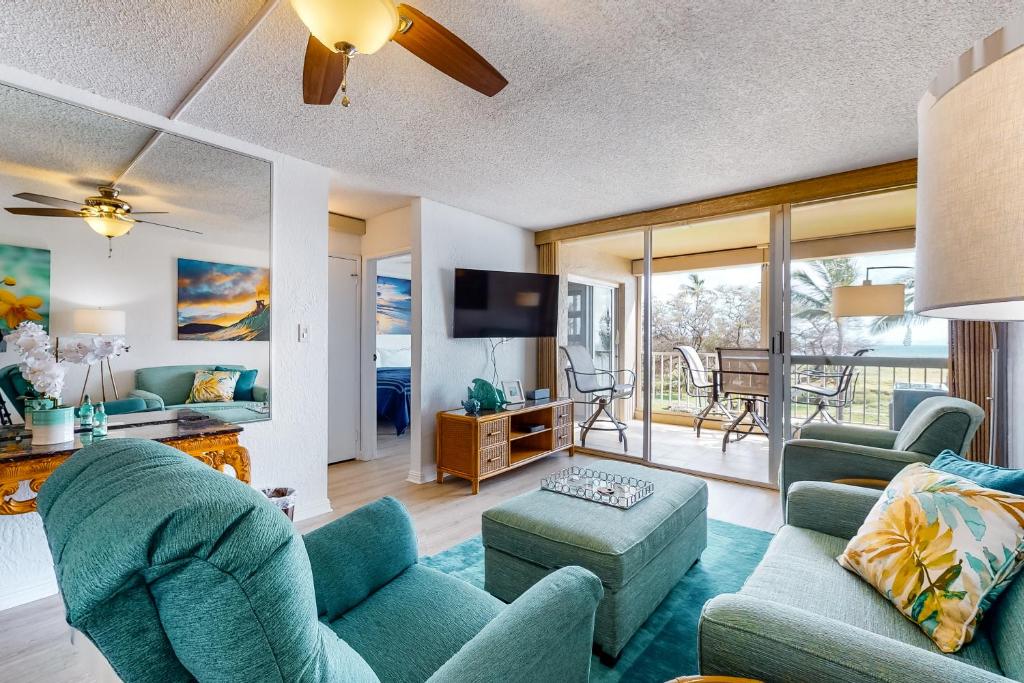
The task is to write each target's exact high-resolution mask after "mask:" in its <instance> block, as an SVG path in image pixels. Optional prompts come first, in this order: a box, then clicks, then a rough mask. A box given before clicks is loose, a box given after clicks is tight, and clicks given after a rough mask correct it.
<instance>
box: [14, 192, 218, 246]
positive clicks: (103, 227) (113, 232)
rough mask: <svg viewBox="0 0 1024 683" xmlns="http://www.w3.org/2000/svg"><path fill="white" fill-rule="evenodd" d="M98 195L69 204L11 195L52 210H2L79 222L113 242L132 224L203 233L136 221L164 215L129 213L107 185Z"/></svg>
mask: <svg viewBox="0 0 1024 683" xmlns="http://www.w3.org/2000/svg"><path fill="white" fill-rule="evenodd" d="M96 189H97V190H98V192H99V194H98V195H96V196H94V197H86V198H85V200H84V201H82V202H73V201H71V200H69V199H60V198H59V197H48V196H46V195H44V194H35V193H33V192H19V193H18V194H16V195H14V196H15V197H17V198H18V199H24V200H27V201H30V202H35V203H36V204H45V205H47V206H50V207H53V208H50V209H36V208H24V207H11V206H8V207H5V210H6V211H7V212H8V213H13V214H15V215H18V216H45V217H49V218H81V219H82V220H84V221H85V222H86V224H87V225H88V226H89V227H90V228H92V229H93V230H94V231H95V232H96V233H98V234H100V235H103V236H104V237H107V238H110V239H113V238H114V237H121V236H122V235H126V234H128V233H129V232H130V231H131V229H132V228H133V227H135V224H136V223H144V224H146V225H156V226H158V227H161V228H170V229H172V230H181V231H182V232H191V233H193V234H196V235H202V234H203V233H201V232H199V231H198V230H189V229H188V228H179V227H176V226H174V225H167V224H166V223H155V222H153V221H150V220H143V219H141V218H136V216H152V215H156V214H162V213H167V212H166V211H132V206H131V204H129V203H128V202H126V201H124V200H123V199H119V198H118V195H119V194H120V190H118V189H117V188H116V187H111V186H110V185H100V186H99V187H98V188H96Z"/></svg>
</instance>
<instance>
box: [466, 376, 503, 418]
mask: <svg viewBox="0 0 1024 683" xmlns="http://www.w3.org/2000/svg"><path fill="white" fill-rule="evenodd" d="M468 394H469V398H471V399H476V400H477V401H479V402H480V407H481V408H482V409H483V410H501V409H502V408H504V407H505V406H506V405H508V401H506V400H505V394H504V393H503V392H502V391H501V389H497V388H495V386H494V385H493V384H491V383H490V382H488V381H487V380H485V379H480V378H479V377H477V378H476V379H474V380H473V385H472V386H470V387H469V388H468Z"/></svg>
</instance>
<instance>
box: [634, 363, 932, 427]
mask: <svg viewBox="0 0 1024 683" xmlns="http://www.w3.org/2000/svg"><path fill="white" fill-rule="evenodd" d="M701 357H702V360H703V361H704V367H705V368H707V369H708V370H711V369H714V368H715V367H716V364H717V357H716V355H715V354H713V353H705V354H701ZM848 366H852V367H853V368H854V376H853V379H852V383H851V386H850V389H849V391H848V392H847V393H846V395H845V398H844V399H843V400H836V401H830V407H829V412H830V413H831V414H832V416H833V417H835V418H836V419H837V420H839V421H840V422H845V423H848V424H857V425H866V426H872V427H889V426H890V415H889V403H890V401H891V399H892V395H893V390H894V389H895V388H896V385H897V384H911V385H915V387H919V388H932V389H937V390H945V388H946V386H947V384H948V376H947V359H945V358H914V357H907V358H904V357H896V356H800V355H794V356H793V357H792V361H791V369H790V377H791V380H790V383H791V384H797V383H801V384H805V383H811V384H817V385H820V386H826V387H835V383H836V382H837V381H838V375H840V374H841V373H842V370H843V368H845V367H848ZM802 373H803V374H802ZM816 376H817V379H816V378H815V377H816ZM653 380H654V381H653V395H654V400H653V405H652V406H651V411H652V412H653V413H655V414H659V413H660V414H669V415H685V414H693V413H696V412H698V411H699V410H700V409H701V408H703V407H704V406H705V405H706V402H705V399H702V398H700V397H697V396H691V395H690V393H688V392H687V385H686V382H687V373H686V371H685V364H684V363H683V357H682V355H681V354H679V353H678V352H675V351H672V352H668V351H656V352H655V353H654V377H653ZM793 394H794V398H797V400H794V401H793V402H792V405H791V417H792V420H793V422H794V423H796V424H799V423H800V422H802V421H803V420H804V418H806V417H807V416H808V415H810V414H811V412H812V411H814V409H815V404H816V400H815V398H814V397H812V396H810V395H808V394H799V392H796V391H794V392H793ZM801 397H802V398H801Z"/></svg>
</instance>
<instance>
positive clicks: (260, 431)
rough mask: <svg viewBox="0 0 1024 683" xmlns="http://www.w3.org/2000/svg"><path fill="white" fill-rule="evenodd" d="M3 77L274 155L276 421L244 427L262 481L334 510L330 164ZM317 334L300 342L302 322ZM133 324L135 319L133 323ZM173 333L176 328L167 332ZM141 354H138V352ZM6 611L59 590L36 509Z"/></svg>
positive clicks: (6, 521)
mask: <svg viewBox="0 0 1024 683" xmlns="http://www.w3.org/2000/svg"><path fill="white" fill-rule="evenodd" d="M0 82H5V83H9V84H11V85H14V86H15V87H21V88H25V89H28V90H34V91H36V92H40V93H42V94H46V95H49V96H51V97H57V98H61V99H67V100H69V101H72V102H76V103H79V104H83V105H86V106H90V107H92V108H94V109H97V110H99V111H104V112H108V113H112V114H115V115H118V116H123V117H125V118H128V119H130V120H134V121H138V122H140V123H144V124H147V125H150V126H154V127H158V128H163V129H165V130H169V131H171V132H176V133H178V134H181V135H184V136H186V137H192V138H194V139H198V140H202V141H205V142H209V143H212V144H217V145H220V146H222V147H225V148H228V149H234V150H237V151H241V152H244V153H247V154H251V155H253V156H257V157H260V158H264V159H268V160H270V161H271V162H272V163H273V164H274V166H273V224H274V231H273V235H272V248H271V268H272V276H271V277H272V291H271V300H272V301H276V302H280V303H279V304H278V305H277V306H276V310H275V311H274V316H273V330H272V334H273V341H272V342H271V356H272V363H271V373H272V375H273V421H271V422H263V423H257V424H250V425H246V426H245V431H244V432H243V433H242V437H241V440H242V443H243V444H244V445H245V446H246V447H247V448H248V449H249V452H250V456H251V458H252V467H253V484H254V485H255V486H266V485H270V484H273V485H283V486H292V487H294V488H295V489H296V490H297V491H298V495H299V501H298V507H297V509H296V516H297V518H306V517H310V516H314V515H318V514H323V513H325V512H329V511H330V501H329V500H328V498H327V431H326V430H325V429H323V428H322V425H323V424H324V422H325V420H326V418H327V412H326V410H327V408H326V406H327V373H325V372H324V371H323V369H324V365H325V361H326V357H327V259H326V258H325V256H326V253H327V237H328V231H327V191H328V178H329V172H328V170H327V169H325V168H322V167H319V166H315V165H313V164H309V163H306V162H303V161H300V160H297V159H294V158H291V157H287V156H284V155H281V154H277V153H275V152H272V151H270V150H266V149H264V148H261V147H259V146H257V145H252V144H249V143H245V142H242V141H239V140H235V139H233V138H230V137H227V136H224V135H220V134H217V133H212V132H210V131H206V130H203V129H201V128H197V127H195V126H191V125H189V124H186V123H182V122H180V121H169V120H167V119H166V118H164V117H162V116H159V115H157V114H153V113H152V112H147V111H144V110H141V109H138V108H135V107H130V106H127V105H124V104H121V103H118V102H114V101H112V100H108V99H106V98H102V97H99V96H97V95H94V94H92V93H88V92H85V91H83V90H79V89H75V88H69V87H67V86H64V85H62V84H60V83H56V82H54V81H49V80H46V79H43V78H40V77H38V76H34V75H32V74H28V73H25V72H22V71H19V70H17V69H12V68H10V67H7V66H3V65H0ZM300 322H301V323H303V324H306V325H309V327H310V331H311V335H310V340H309V341H308V342H306V343H303V344H300V343H299V342H298V338H297V328H298V325H299V323H300ZM130 324H131V322H130V321H129V325H130ZM171 334H172V330H169V331H168V335H171ZM132 353H134V351H133V352H132ZM0 548H2V549H3V552H2V553H0V609H4V608H7V607H12V606H14V605H17V604H21V603H23V602H28V601H30V600H34V599H38V598H41V597H45V596H47V595H51V594H53V593H54V592H55V591H56V585H55V581H54V577H53V570H52V565H51V561H50V557H49V551H48V549H47V547H46V542H45V538H44V536H43V530H42V524H41V521H40V518H39V516H38V515H37V514H34V513H33V514H29V515H18V516H2V517H0Z"/></svg>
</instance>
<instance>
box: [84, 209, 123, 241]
mask: <svg viewBox="0 0 1024 683" xmlns="http://www.w3.org/2000/svg"><path fill="white" fill-rule="evenodd" d="M82 220H84V221H85V222H86V224H88V226H89V227H90V228H92V229H93V231H94V232H96V233H97V234H100V235H103V236H104V237H121V236H122V235H126V234H127V233H128V231H129V230H131V229H132V228H133V227H134V226H135V221H133V220H132V219H130V218H125V217H121V216H116V215H110V214H101V215H96V216H82Z"/></svg>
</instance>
